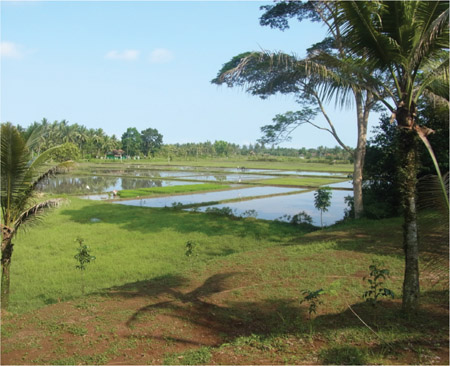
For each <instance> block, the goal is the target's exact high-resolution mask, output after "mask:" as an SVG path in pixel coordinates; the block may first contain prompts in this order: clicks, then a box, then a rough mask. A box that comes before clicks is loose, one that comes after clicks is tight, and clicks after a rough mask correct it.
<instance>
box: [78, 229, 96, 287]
mask: <svg viewBox="0 0 450 366" xmlns="http://www.w3.org/2000/svg"><path fill="white" fill-rule="evenodd" d="M75 241H76V242H78V244H79V246H78V248H77V254H76V255H75V256H74V258H75V259H76V260H77V261H78V264H77V265H76V266H75V268H76V269H79V270H80V271H81V294H82V295H84V288H85V279H84V271H85V270H86V266H87V265H88V264H89V263H91V262H92V261H94V260H95V257H94V256H93V255H91V252H90V248H89V247H88V246H87V245H86V244H83V243H84V239H83V238H81V237H78V238H76V239H75Z"/></svg>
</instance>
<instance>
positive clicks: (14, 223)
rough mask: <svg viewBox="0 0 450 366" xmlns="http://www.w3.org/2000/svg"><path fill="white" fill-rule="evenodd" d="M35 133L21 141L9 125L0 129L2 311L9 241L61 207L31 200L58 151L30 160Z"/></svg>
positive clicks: (54, 201) (5, 303) (56, 202)
mask: <svg viewBox="0 0 450 366" xmlns="http://www.w3.org/2000/svg"><path fill="white" fill-rule="evenodd" d="M38 132H39V131H36V134H31V135H30V136H29V138H28V140H26V141H25V140H24V139H23V138H22V136H21V135H20V133H19V131H18V130H17V128H16V127H14V126H13V125H11V124H10V123H6V124H2V125H1V159H0V160H1V187H0V190H1V191H0V203H1V213H2V215H1V231H2V243H1V251H2V256H1V264H2V280H1V284H2V286H1V300H2V308H5V309H6V308H7V307H8V302H9V286H10V265H11V257H12V253H13V246H14V244H13V243H12V240H13V238H14V237H15V235H16V234H17V231H18V230H19V228H21V227H22V225H25V224H29V223H31V222H33V221H35V220H36V218H38V217H39V215H40V214H42V213H44V212H45V211H46V210H47V209H49V208H52V207H56V206H58V205H59V204H60V203H61V200H60V199H50V200H46V201H41V202H39V201H37V200H35V189H36V186H37V185H38V184H39V182H41V181H42V180H44V179H45V178H47V177H48V176H49V175H51V174H53V173H54V172H55V171H56V169H57V167H53V168H51V169H48V168H45V167H44V163H45V162H46V161H47V160H48V159H49V156H50V154H51V153H53V152H54V151H55V150H57V149H58V147H55V148H53V149H50V150H47V151H46V152H45V153H43V154H41V155H39V156H38V157H36V158H35V159H34V160H32V159H31V154H30V148H29V147H30V146H31V145H32V144H33V143H34V142H35V141H36V139H37V138H38V137H40V136H39V135H38Z"/></svg>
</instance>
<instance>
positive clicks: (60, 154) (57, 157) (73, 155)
mask: <svg viewBox="0 0 450 366" xmlns="http://www.w3.org/2000/svg"><path fill="white" fill-rule="evenodd" d="M80 156H81V154H80V149H79V148H78V146H77V145H75V144H74V143H73V142H66V143H65V144H63V145H61V146H60V147H59V149H58V150H55V151H54V152H53V153H51V154H50V159H53V160H54V161H56V162H59V163H62V162H64V161H68V160H73V161H77V160H78V159H80Z"/></svg>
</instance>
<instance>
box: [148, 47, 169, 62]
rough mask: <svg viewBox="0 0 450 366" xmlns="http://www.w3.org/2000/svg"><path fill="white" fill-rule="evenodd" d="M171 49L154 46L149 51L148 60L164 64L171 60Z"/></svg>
mask: <svg viewBox="0 0 450 366" xmlns="http://www.w3.org/2000/svg"><path fill="white" fill-rule="evenodd" d="M173 57H174V56H173V53H172V51H170V50H168V49H166V48H155V49H154V50H153V51H152V52H151V53H150V62H151V63H154V64H164V63H166V62H170V61H172V60H173Z"/></svg>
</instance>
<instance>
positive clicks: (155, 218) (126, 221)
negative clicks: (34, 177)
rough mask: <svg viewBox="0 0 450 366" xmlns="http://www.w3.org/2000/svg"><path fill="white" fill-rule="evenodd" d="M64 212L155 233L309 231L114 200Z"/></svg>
mask: <svg viewBox="0 0 450 366" xmlns="http://www.w3.org/2000/svg"><path fill="white" fill-rule="evenodd" d="M61 214H62V215H66V216H69V218H70V220H72V221H74V222H76V223H80V224H88V225H96V224H97V223H96V222H92V221H91V219H92V218H95V219H99V221H98V222H100V223H103V224H111V225H115V226H119V227H120V228H122V229H125V230H128V231H138V232H142V233H155V232H160V231H163V230H165V229H168V228H170V229H172V230H174V231H178V232H181V233H191V232H200V233H203V234H206V235H208V236H221V235H227V234H232V235H236V236H239V237H243V238H244V237H248V236H253V237H255V238H256V239H259V238H264V239H266V240H273V241H281V240H282V239H281V238H284V236H293V235H296V236H298V235H302V234H304V233H305V232H306V231H302V230H299V229H298V228H295V227H293V226H292V225H288V224H286V223H280V222H274V221H266V220H260V221H258V220H254V219H253V220H246V219H242V218H236V217H224V216H217V215H209V214H205V213H199V212H186V211H180V210H174V209H170V208H149V207H132V206H124V205H115V204H110V203H94V204H90V205H85V206H82V207H81V208H80V209H76V210H74V209H65V210H61ZM283 240H284V239H283Z"/></svg>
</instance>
